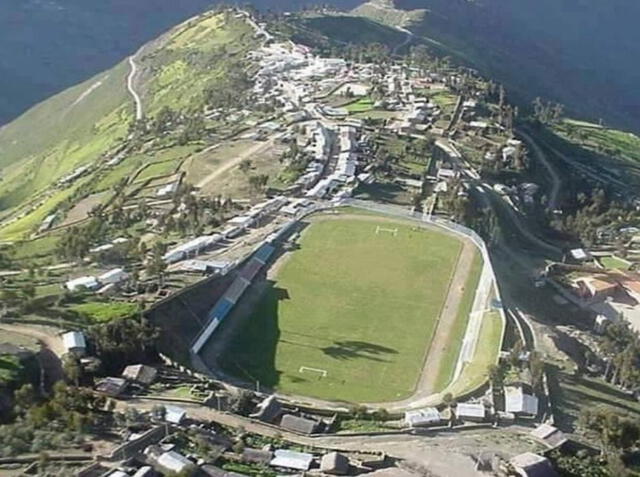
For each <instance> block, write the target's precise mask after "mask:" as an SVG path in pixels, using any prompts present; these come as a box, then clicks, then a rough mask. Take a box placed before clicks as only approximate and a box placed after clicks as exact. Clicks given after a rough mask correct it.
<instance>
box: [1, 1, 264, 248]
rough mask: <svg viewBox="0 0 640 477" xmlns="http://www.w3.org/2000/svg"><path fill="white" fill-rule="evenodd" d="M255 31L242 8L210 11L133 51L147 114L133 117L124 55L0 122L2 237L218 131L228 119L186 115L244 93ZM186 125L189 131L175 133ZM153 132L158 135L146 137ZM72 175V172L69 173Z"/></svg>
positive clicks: (23, 231)
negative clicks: (112, 64) (218, 121)
mask: <svg viewBox="0 0 640 477" xmlns="http://www.w3.org/2000/svg"><path fill="white" fill-rule="evenodd" d="M254 35H255V33H254V30H253V28H252V26H251V25H250V24H249V23H248V22H247V21H246V19H245V18H244V17H243V16H242V15H235V16H234V15H233V14H231V13H225V14H215V13H209V14H205V15H203V16H200V17H197V18H195V19H192V20H190V21H188V22H186V23H184V24H182V25H179V26H178V27H175V28H174V29H173V30H171V31H170V32H169V33H167V34H165V35H163V36H162V37H160V38H159V39H157V40H155V41H153V42H152V43H149V44H148V45H146V46H145V47H144V48H143V49H142V50H141V52H140V53H139V54H138V55H137V57H136V60H135V61H136V63H137V72H136V75H135V77H134V81H133V85H134V87H135V89H136V91H137V92H138V94H139V95H140V97H141V99H142V104H143V108H144V113H145V120H144V121H140V122H138V123H135V112H134V101H133V97H132V96H131V94H130V93H129V91H128V90H127V77H128V76H129V74H130V71H131V67H130V63H129V61H128V60H125V61H122V62H121V63H119V64H118V65H116V66H115V67H114V68H111V69H109V70H107V71H105V72H103V73H100V74H98V75H96V76H95V77H93V78H92V79H90V80H88V81H86V82H84V83H82V84H80V85H78V86H75V87H73V88H71V89H69V90H66V91H64V92H63V93H60V94H58V95H56V96H54V97H52V98H50V99H48V100H46V101H44V102H43V103H41V104H39V105H37V106H35V107H34V108H32V109H31V110H29V111H28V112H27V113H25V114H24V115H22V116H21V117H20V118H18V119H16V120H15V121H13V122H12V123H10V124H8V125H6V126H5V127H3V128H2V129H0V171H1V177H2V181H1V182H0V218H3V219H5V220H4V224H3V226H2V227H0V238H1V239H3V240H15V239H19V238H22V237H25V236H26V235H28V234H29V233H30V232H33V230H34V228H35V227H36V226H37V225H39V224H40V223H41V222H42V220H43V219H44V218H45V217H47V216H48V215H49V214H51V213H52V212H53V211H56V210H57V209H60V208H62V209H65V210H68V208H69V207H71V206H72V205H73V203H77V202H78V201H79V200H81V199H83V198H84V197H88V196H89V195H91V194H95V193H98V192H109V191H110V190H111V189H112V188H113V187H114V186H115V185H117V184H118V183H119V182H121V181H122V180H123V179H124V180H133V179H135V175H136V174H135V172H136V171H137V170H139V169H140V168H142V167H148V166H151V165H153V164H155V162H158V163H162V167H158V168H157V170H156V171H155V172H157V173H162V172H165V173H166V172H170V171H171V170H172V167H173V168H175V165H176V164H175V160H176V159H177V158H179V157H180V156H181V155H184V154H185V153H186V152H188V151H189V150H192V149H193V148H194V147H195V144H197V143H198V138H199V137H201V136H202V135H203V134H205V129H206V130H211V131H215V130H219V131H220V132H221V133H224V124H222V125H221V124H215V123H213V122H209V123H202V124H200V123H198V124H195V123H194V122H189V118H190V117H191V116H193V115H194V114H195V113H196V112H197V113H201V112H202V110H203V108H204V107H205V106H206V105H207V104H212V103H215V102H216V101H222V100H223V99H224V100H228V98H230V97H232V96H233V95H234V94H237V93H242V87H243V83H242V74H243V71H244V63H243V62H244V59H245V57H246V53H247V52H248V51H249V50H250V49H251V48H252V47H254V46H255V45H256V40H255V37H254ZM223 96H224V98H223ZM238 98H240V96H238ZM167 125H168V126H167ZM165 126H167V127H165ZM188 128H191V130H192V132H191V133H189V134H190V136H189V137H187V138H186V139H185V138H182V139H180V141H179V140H178V138H177V136H178V135H180V134H182V133H184V131H185V129H188ZM165 129H166V130H165ZM152 130H153V132H154V134H155V133H158V134H160V135H161V136H163V137H162V139H155V140H153V141H150V139H149V138H148V137H147V136H148V134H147V133H148V132H149V131H152ZM172 133H175V134H172ZM152 136H153V135H152ZM154 137H155V136H154ZM189 143H192V145H191V146H189ZM189 147H191V149H189ZM171 161H174V162H171ZM80 168H81V169H80ZM71 174H77V177H73V178H72V179H69V176H70V175H71ZM72 198H73V200H71V199H72ZM9 217H11V218H9Z"/></svg>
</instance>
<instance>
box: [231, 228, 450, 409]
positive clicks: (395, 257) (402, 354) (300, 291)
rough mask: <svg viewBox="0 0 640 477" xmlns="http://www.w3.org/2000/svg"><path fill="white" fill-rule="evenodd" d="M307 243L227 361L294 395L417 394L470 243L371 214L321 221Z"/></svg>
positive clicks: (286, 261)
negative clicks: (463, 250)
mask: <svg viewBox="0 0 640 477" xmlns="http://www.w3.org/2000/svg"><path fill="white" fill-rule="evenodd" d="M377 227H381V228H387V229H397V234H396V235H393V234H391V233H388V232H380V233H378V234H376V229H377ZM299 244H300V249H299V250H296V251H295V252H293V253H292V254H291V255H289V256H285V257H283V258H281V260H283V262H281V264H280V268H279V270H278V272H277V275H276V278H275V283H272V284H271V286H270V288H269V289H268V290H267V291H266V292H265V295H264V296H263V298H262V300H261V303H260V305H259V306H258V307H257V309H256V310H255V311H254V312H253V314H252V316H250V317H249V321H248V324H247V325H246V327H245V328H244V329H243V330H242V332H241V333H238V336H237V337H236V338H235V340H234V341H233V342H232V343H231V345H230V347H229V349H228V350H227V352H226V353H225V355H224V358H223V363H222V364H223V367H224V368H225V369H226V370H227V371H229V372H230V373H232V374H235V375H237V376H239V377H242V378H244V379H251V380H253V381H256V380H258V381H260V383H261V385H263V386H268V387H270V388H275V389H276V390H278V391H280V392H284V393H288V394H299V395H305V396H312V397H317V398H322V399H328V400H335V401H346V402H384V401H393V400H398V399H402V398H406V397H408V396H410V395H411V394H412V393H413V391H414V390H415V386H416V383H417V381H418V378H419V376H420V372H421V369H422V365H423V361H424V357H425V353H426V351H427V349H428V347H429V344H430V342H431V339H432V336H433V334H434V330H435V326H436V323H437V320H438V316H439V314H440V311H441V309H442V306H443V304H444V301H445V299H446V296H447V291H448V287H449V283H450V279H451V277H452V275H453V272H454V270H455V267H456V264H457V260H458V256H459V254H460V251H461V248H462V243H461V242H460V241H459V240H458V239H456V238H453V237H452V236H450V235H446V234H443V233H439V232H435V231H431V230H426V229H422V228H416V227H414V226H412V225H409V224H406V223H402V222H398V221H393V220H392V219H389V220H388V221H387V220H384V221H380V220H376V219H375V218H370V217H366V216H361V217H359V218H344V219H328V220H322V221H317V222H316V221H314V222H312V224H311V225H310V226H309V227H308V228H306V229H305V230H304V232H303V234H302V237H301V239H300V241H299ZM303 366H304V367H308V368H316V369H318V370H324V371H326V377H322V376H321V374H322V373H320V372H314V371H304V372H300V369H301V367H303ZM434 372H437V370H434Z"/></svg>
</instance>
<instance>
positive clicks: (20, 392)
mask: <svg viewBox="0 0 640 477" xmlns="http://www.w3.org/2000/svg"><path fill="white" fill-rule="evenodd" d="M13 399H14V403H15V404H14V405H15V407H16V409H17V410H18V411H19V412H25V411H27V410H28V409H30V408H31V407H33V406H34V405H35V404H36V403H37V402H38V395H37V393H36V391H35V389H34V388H33V385H32V384H24V385H23V386H22V387H20V388H18V389H17V390H16V391H15V393H14V394H13Z"/></svg>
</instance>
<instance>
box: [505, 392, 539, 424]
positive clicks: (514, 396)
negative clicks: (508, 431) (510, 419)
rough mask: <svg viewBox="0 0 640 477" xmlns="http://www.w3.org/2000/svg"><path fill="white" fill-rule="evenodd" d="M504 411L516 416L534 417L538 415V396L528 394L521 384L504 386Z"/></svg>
mask: <svg viewBox="0 0 640 477" xmlns="http://www.w3.org/2000/svg"><path fill="white" fill-rule="evenodd" d="M504 395H505V411H506V412H510V413H512V414H515V415H516V416H527V417H535V416H537V415H538V398H537V397H536V396H534V395H532V394H528V393H526V392H525V391H524V389H523V388H522V387H521V386H507V387H505V388H504Z"/></svg>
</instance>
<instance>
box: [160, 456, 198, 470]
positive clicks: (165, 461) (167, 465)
mask: <svg viewBox="0 0 640 477" xmlns="http://www.w3.org/2000/svg"><path fill="white" fill-rule="evenodd" d="M158 465H160V466H161V467H162V468H163V469H165V470H167V471H169V472H173V473H176V474H180V473H182V472H184V471H185V470H187V469H188V468H189V467H192V466H193V462H191V461H190V460H189V459H187V458H186V457H185V456H183V455H182V454H178V453H177V452H174V451H169V452H165V453H164V454H162V455H161V456H160V457H159V458H158Z"/></svg>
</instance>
